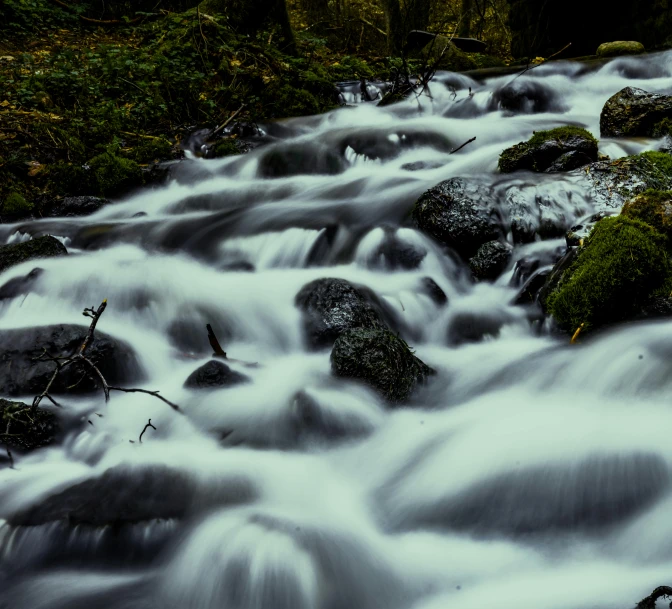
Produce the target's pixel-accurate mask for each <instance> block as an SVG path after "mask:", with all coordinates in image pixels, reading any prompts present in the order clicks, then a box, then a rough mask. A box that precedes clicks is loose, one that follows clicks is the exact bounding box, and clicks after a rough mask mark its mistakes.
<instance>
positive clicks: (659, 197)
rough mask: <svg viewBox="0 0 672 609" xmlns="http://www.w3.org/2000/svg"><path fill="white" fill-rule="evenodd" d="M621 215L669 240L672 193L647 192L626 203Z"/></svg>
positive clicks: (671, 231) (667, 191) (671, 227)
mask: <svg viewBox="0 0 672 609" xmlns="http://www.w3.org/2000/svg"><path fill="white" fill-rule="evenodd" d="M621 215H622V216H626V217H628V218H632V219H633V220H641V221H642V222H645V223H646V224H648V225H650V226H653V228H655V229H656V230H657V231H658V232H659V233H661V234H663V235H665V236H667V237H668V238H669V237H670V236H672V191H670V190H666V191H661V190H647V191H645V192H643V193H642V194H641V195H637V196H636V197H635V198H634V199H631V200H630V201H628V202H627V203H626V204H625V205H624V206H623V210H622V211H621Z"/></svg>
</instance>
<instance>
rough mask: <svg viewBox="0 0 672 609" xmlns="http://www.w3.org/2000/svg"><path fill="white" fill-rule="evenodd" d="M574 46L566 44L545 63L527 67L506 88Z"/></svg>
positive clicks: (545, 60)
mask: <svg viewBox="0 0 672 609" xmlns="http://www.w3.org/2000/svg"><path fill="white" fill-rule="evenodd" d="M571 46H572V43H571V42H570V43H569V44H566V45H565V46H564V47H562V48H561V49H560V50H559V51H556V52H555V53H553V55H549V56H548V57H547V58H546V59H544V61H541V62H539V63H535V64H534V65H533V66H531V65H529V64H528V65H527V67H526V68H525V69H524V70H523V71H522V72H521V73H520V74H516V76H515V78H513V79H511V80H510V81H509V82H508V83H506V85H505V86H508V85H510V84H511V83H512V82H514V81H515V80H516V79H518V78H520V77H521V76H522V75H523V74H527V73H528V72H529V71H530V70H534V68H538V67H539V66H543V65H544V64H545V63H546V62H548V61H551V59H553V58H554V57H557V56H558V55H560V53H562V52H563V51H566V50H567V49H568V48H569V47H571Z"/></svg>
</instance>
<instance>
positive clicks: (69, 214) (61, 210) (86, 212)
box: [49, 196, 110, 218]
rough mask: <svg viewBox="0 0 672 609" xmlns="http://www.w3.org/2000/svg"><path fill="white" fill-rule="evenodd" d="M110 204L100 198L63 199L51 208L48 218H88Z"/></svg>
mask: <svg viewBox="0 0 672 609" xmlns="http://www.w3.org/2000/svg"><path fill="white" fill-rule="evenodd" d="M109 203H110V202H109V201H108V200H107V199H103V198H102V197H85V196H81V197H65V198H64V199H63V200H62V201H61V202H60V203H57V204H56V205H54V206H53V207H52V208H51V211H50V212H49V216H51V217H52V218H56V217H60V218H73V217H77V216H90V215H91V214H94V213H96V212H97V211H100V210H101V209H102V208H103V207H105V205H108V204H109Z"/></svg>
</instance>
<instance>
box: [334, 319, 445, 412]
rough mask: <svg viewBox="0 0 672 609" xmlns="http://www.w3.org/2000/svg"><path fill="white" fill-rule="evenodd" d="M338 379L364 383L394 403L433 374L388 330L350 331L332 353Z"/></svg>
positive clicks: (337, 342) (335, 345)
mask: <svg viewBox="0 0 672 609" xmlns="http://www.w3.org/2000/svg"><path fill="white" fill-rule="evenodd" d="M331 370H332V372H333V373H334V374H335V375H336V376H340V377H344V378H351V379H357V380H360V381H363V382H364V383H366V384H367V385H369V386H371V387H373V388H374V389H375V390H376V391H377V392H378V393H379V394H380V395H381V396H382V397H383V398H385V399H386V400H387V401H388V402H390V403H392V404H399V403H401V402H405V401H406V400H408V398H409V397H410V395H411V393H412V392H413V390H414V389H415V387H416V385H417V384H419V383H423V382H424V381H425V380H426V379H427V377H429V376H430V375H431V374H434V370H432V369H431V368H430V367H429V366H427V365H426V364H425V363H424V362H422V361H421V360H419V359H418V358H417V357H415V355H413V352H412V351H411V350H410V349H409V347H408V345H407V344H406V343H405V342H404V341H403V340H402V339H400V338H397V337H396V336H395V335H394V334H392V332H390V331H389V330H362V329H357V330H349V331H347V332H345V333H343V334H341V336H339V337H338V339H337V340H336V342H335V343H334V348H333V350H332V352H331Z"/></svg>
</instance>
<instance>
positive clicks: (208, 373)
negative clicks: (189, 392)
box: [184, 359, 250, 389]
mask: <svg viewBox="0 0 672 609" xmlns="http://www.w3.org/2000/svg"><path fill="white" fill-rule="evenodd" d="M249 382H250V378H249V377H248V376H245V375H244V374H241V373H240V372H236V371H235V370H232V369H231V368H229V366H227V365H226V364H225V363H224V362H221V361H219V360H215V359H212V360H210V361H209V362H208V363H207V364H203V365H202V366H200V367H199V368H197V369H196V370H194V371H193V372H192V373H191V374H190V375H189V377H188V378H187V380H186V381H185V382H184V386H185V387H187V388H189V389H220V388H222V387H233V386H234V385H240V384H242V383H249Z"/></svg>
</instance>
